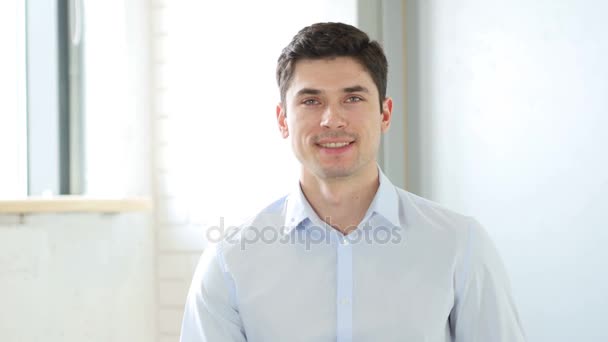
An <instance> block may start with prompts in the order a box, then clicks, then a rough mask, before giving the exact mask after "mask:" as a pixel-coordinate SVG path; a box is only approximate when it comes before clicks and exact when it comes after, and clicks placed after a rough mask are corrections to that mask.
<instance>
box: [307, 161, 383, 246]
mask: <svg viewBox="0 0 608 342" xmlns="http://www.w3.org/2000/svg"><path fill="white" fill-rule="evenodd" d="M300 184H301V187H302V192H303V193H304V196H305V197H306V199H307V200H308V202H309V203H310V205H311V206H312V208H313V209H314V211H315V212H316V213H317V215H318V216H319V217H320V218H321V219H322V220H323V221H325V222H326V223H327V224H329V225H331V226H332V227H333V228H335V229H337V230H338V231H340V232H341V233H343V234H344V235H346V234H348V233H350V232H351V231H353V230H355V229H356V228H357V226H358V225H359V223H360V222H361V220H363V217H364V216H365V213H366V212H367V209H368V208H369V206H370V204H371V202H372V200H373V199H374V196H375V194H376V191H377V190H378V186H379V173H378V168H377V166H376V165H373V168H368V170H364V171H363V172H361V173H360V174H356V175H351V176H348V177H343V178H322V177H318V176H316V175H314V174H311V173H309V172H306V171H303V172H302V175H301V178H300Z"/></svg>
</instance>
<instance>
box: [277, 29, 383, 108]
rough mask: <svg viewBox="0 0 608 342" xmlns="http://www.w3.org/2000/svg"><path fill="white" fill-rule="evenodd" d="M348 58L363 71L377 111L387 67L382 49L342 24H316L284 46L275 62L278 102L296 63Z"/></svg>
mask: <svg viewBox="0 0 608 342" xmlns="http://www.w3.org/2000/svg"><path fill="white" fill-rule="evenodd" d="M335 57H352V58H354V59H355V60H357V61H358V62H359V63H361V65H362V66H363V67H364V68H365V69H366V70H367V72H368V73H369V74H370V76H371V77H372V79H373V81H374V83H375V84H376V88H378V95H379V96H380V111H382V102H383V101H384V98H385V97H386V75H387V72H388V63H387V61H386V56H385V55H384V52H383V51H382V47H381V46H380V44H379V43H378V42H376V41H372V40H370V39H369V37H368V35H367V34H366V33H365V32H363V31H361V30H359V29H358V28H356V27H354V26H351V25H347V24H343V23H317V24H313V25H311V26H308V27H305V28H303V29H302V30H300V32H298V34H296V35H295V36H294V37H293V39H292V40H291V42H290V43H289V45H287V46H286V47H285V48H284V49H283V52H281V56H279V60H278V62H277V83H278V85H279V90H280V92H281V102H282V103H283V104H284V103H285V94H286V93H287V88H289V85H290V83H291V80H292V78H293V73H294V70H295V65H296V62H297V61H298V60H300V59H324V58H335Z"/></svg>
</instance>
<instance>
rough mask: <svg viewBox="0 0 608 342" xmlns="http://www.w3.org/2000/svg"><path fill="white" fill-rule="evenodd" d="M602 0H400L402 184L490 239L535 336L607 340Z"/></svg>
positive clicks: (607, 164) (606, 49)
mask: <svg viewBox="0 0 608 342" xmlns="http://www.w3.org/2000/svg"><path fill="white" fill-rule="evenodd" d="M606 13H608V2H606V1H600V0H596V1H593V0H585V1H574V0H539V1H524V0H511V1H489V0H459V1H451V0H432V1H430V0H425V1H408V4H407V30H408V35H407V41H408V74H409V76H408V88H409V95H408V98H409V100H410V101H409V104H408V111H409V131H408V135H409V138H408V141H409V144H410V149H409V155H410V159H409V163H410V166H409V170H408V171H409V179H408V184H410V190H411V191H413V192H415V193H418V194H421V195H423V196H425V197H428V198H431V199H433V200H436V201H439V202H441V203H443V204H445V205H447V206H448V207H451V208H453V209H455V210H458V211H461V212H464V213H466V214H470V215H474V216H476V217H477V218H479V219H480V220H481V221H482V222H483V223H484V224H485V226H486V227H487V229H488V231H489V232H490V234H491V236H492V237H493V238H494V240H495V241H496V244H497V245H498V248H499V250H500V252H501V253H502V256H503V257H504V260H505V263H506V265H507V268H508V270H509V272H510V275H511V280H512V283H513V288H514V294H515V297H516V301H517V303H518V305H519V309H520V313H521V316H522V319H523V322H524V325H525V327H526V330H527V333H528V335H529V339H530V341H534V340H536V341H564V342H565V341H586V342H593V341H598V342H599V341H606V340H608V331H607V330H606V329H605V323H606V318H607V317H608V292H607V290H608V274H607V273H606V270H607V269H608V261H607V260H608V252H607V251H606V248H605V246H606V245H607V244H608V199H607V198H606V197H607V196H608V153H606V146H608V135H607V134H605V129H606V127H608V115H607V113H608V96H607V95H608V63H606V60H607V59H608V40H607V39H606V32H608V22H607V21H606V20H605V14H606Z"/></svg>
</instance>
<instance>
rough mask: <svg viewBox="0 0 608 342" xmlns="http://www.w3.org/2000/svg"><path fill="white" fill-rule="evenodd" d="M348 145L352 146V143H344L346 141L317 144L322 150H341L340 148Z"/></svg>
mask: <svg viewBox="0 0 608 342" xmlns="http://www.w3.org/2000/svg"><path fill="white" fill-rule="evenodd" d="M350 144H352V141H351V142H346V141H344V142H330V143H323V144H318V145H319V146H321V147H324V148H341V147H344V146H348V145H350Z"/></svg>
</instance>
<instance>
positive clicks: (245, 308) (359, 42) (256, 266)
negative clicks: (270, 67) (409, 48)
mask: <svg viewBox="0 0 608 342" xmlns="http://www.w3.org/2000/svg"><path fill="white" fill-rule="evenodd" d="M386 78H387V61H386V57H385V56H384V53H383V51H382V48H381V47H380V45H379V44H378V43H377V42H374V41H370V40H369V38H368V36H367V35H366V34H365V33H363V32H361V31H360V30H358V29H357V28H355V27H353V26H350V25H345V24H340V23H320V24H315V25H312V26H309V27H306V28H304V29H302V30H301V31H300V32H299V33H298V34H297V35H296V36H295V37H294V38H293V40H292V41H291V43H290V44H289V45H288V46H287V47H286V48H285V49H284V50H283V52H282V54H281V56H280V57H279V60H278V66H277V81H278V84H279V89H280V93H281V102H280V104H279V105H278V106H277V109H276V116H277V122H278V127H279V130H280V132H281V134H282V136H283V137H284V138H286V139H290V142H291V145H292V148H293V151H294V154H295V155H296V157H297V159H298V160H299V161H300V164H301V169H300V177H299V182H298V184H295V186H294V189H293V191H292V192H290V193H289V194H288V195H287V196H285V197H284V198H281V199H279V200H278V201H276V202H275V203H273V204H271V205H269V206H268V207H267V208H266V209H264V210H262V211H261V212H260V213H259V214H257V215H256V216H255V217H254V218H252V219H251V220H250V221H249V222H247V223H245V224H243V225H242V226H241V227H240V228H239V229H238V230H236V231H234V232H230V233H227V234H226V235H225V236H224V238H223V239H222V240H221V241H219V242H217V243H216V244H214V245H213V247H210V248H209V249H207V250H206V251H205V253H204V254H203V257H202V258H201V261H200V263H199V265H198V267H197V270H196V273H195V275H194V279H193V281H192V286H191V288H190V292H189V295H188V299H187V304H186V310H185V314H184V319H183V324H182V335H181V341H182V342H200V341H212V342H216V341H265V342H273V341H338V342H346V341H428V342H431V341H433V342H434V341H437V342H439V341H441V342H445V341H457V342H471V341H480V342H482V341H483V342H486V341H492V342H496V341H504V342H507V341H509V342H512V341H524V340H525V339H524V334H523V331H522V328H521V325H520V322H519V318H518V315H517V311H516V309H515V306H514V304H513V300H512V297H511V293H510V288H509V280H508V277H507V275H506V272H505V269H504V266H503V265H502V262H501V260H500V258H499V256H498V254H497V252H496V249H495V247H494V245H493V244H492V242H491V241H490V239H489V238H488V236H487V234H486V232H485V231H484V229H483V228H482V227H481V226H480V225H479V224H478V223H477V222H476V221H475V220H474V219H472V218H470V217H466V216H462V215H459V214H457V213H454V212H451V211H449V210H447V209H445V208H443V207H441V206H440V205H438V204H436V203H433V202H430V201H428V200H425V199H422V198H420V197H417V196H415V195H413V194H411V193H408V192H406V191H404V190H403V189H400V188H397V187H395V186H394V185H392V184H391V182H390V180H389V179H388V178H387V177H386V176H385V175H384V174H383V173H382V171H381V170H380V168H379V167H378V164H377V153H378V149H379V145H380V138H381V135H382V134H383V133H384V132H386V130H387V129H388V128H389V126H390V122H391V115H392V100H391V99H390V98H389V97H387V96H386Z"/></svg>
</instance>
